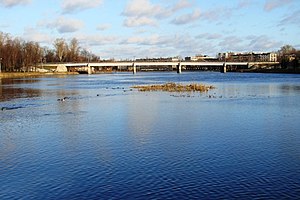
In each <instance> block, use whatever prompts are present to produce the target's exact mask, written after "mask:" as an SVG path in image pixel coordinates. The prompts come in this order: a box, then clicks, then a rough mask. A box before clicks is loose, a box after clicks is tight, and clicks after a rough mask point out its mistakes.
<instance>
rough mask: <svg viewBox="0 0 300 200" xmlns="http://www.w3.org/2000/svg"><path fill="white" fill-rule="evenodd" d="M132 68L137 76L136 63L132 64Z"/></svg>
mask: <svg viewBox="0 0 300 200" xmlns="http://www.w3.org/2000/svg"><path fill="white" fill-rule="evenodd" d="M132 68H133V74H136V64H135V63H133V64H132Z"/></svg>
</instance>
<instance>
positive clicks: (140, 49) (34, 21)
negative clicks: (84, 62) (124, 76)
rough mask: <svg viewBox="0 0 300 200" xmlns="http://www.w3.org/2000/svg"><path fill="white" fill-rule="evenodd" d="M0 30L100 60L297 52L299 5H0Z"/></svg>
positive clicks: (47, 1)
mask: <svg viewBox="0 0 300 200" xmlns="http://www.w3.org/2000/svg"><path fill="white" fill-rule="evenodd" d="M0 31H2V32H5V33H9V34H11V35H12V36H14V37H22V38H23V39H26V40H32V41H37V42H40V43H41V45H42V46H52V44H53V41H54V40H55V39H56V38H65V39H66V40H70V39H71V38H73V37H75V38H77V39H78V40H79V41H80V44H81V46H82V47H85V48H87V49H88V50H90V51H92V52H93V53H95V54H97V55H99V56H100V57H102V58H115V59H126V58H128V59H132V58H141V57H169V56H182V57H185V56H191V55H195V54H207V55H210V56H215V55H216V54H217V53H218V52H226V51H243V52H245V51H259V52H262V51H263V52H266V51H275V50H278V49H279V48H280V47H281V46H282V45H285V44H290V45H292V46H294V47H296V48H300V0H0Z"/></svg>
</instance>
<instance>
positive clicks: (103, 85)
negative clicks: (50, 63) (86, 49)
mask: <svg viewBox="0 0 300 200" xmlns="http://www.w3.org/2000/svg"><path fill="white" fill-rule="evenodd" d="M170 81H173V82H177V83H190V82H196V83H205V84H211V85H214V86H216V87H217V88H216V89H215V90H211V91H210V92H208V93H202V94H200V93H182V94H178V93H176V94H173V93H164V92H148V93H143V92H138V91H136V90H132V89H131V88H130V87H131V86H133V85H140V84H159V83H166V82H170ZM0 83H1V84H0V107H1V110H0V124H1V126H0V138H1V140H0V199H207V198H209V199H237V198H238V199H254V198H256V199H297V198H299V196H300V134H299V133H300V125H299V119H300V112H299V107H300V76H299V75H286V74H246V73H245V74H243V73H227V74H221V73H210V72H195V73H183V74H180V75H178V74H176V73H172V72H170V73H138V74H136V75H132V74H130V73H117V74H108V75H80V76H63V77H54V76H49V77H37V78H17V79H0ZM63 97H67V99H66V101H64V102H62V101H57V99H59V98H63Z"/></svg>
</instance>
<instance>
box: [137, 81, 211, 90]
mask: <svg viewBox="0 0 300 200" xmlns="http://www.w3.org/2000/svg"><path fill="white" fill-rule="evenodd" d="M132 88H136V89H138V90H139V91H141V92H150V91H164V92H208V91H209V90H211V89H214V88H215V87H214V86H211V85H210V86H207V85H204V84H197V83H192V84H188V85H182V84H176V83H172V82H171V83H166V84H162V85H159V84H158V85H137V86H133V87H132Z"/></svg>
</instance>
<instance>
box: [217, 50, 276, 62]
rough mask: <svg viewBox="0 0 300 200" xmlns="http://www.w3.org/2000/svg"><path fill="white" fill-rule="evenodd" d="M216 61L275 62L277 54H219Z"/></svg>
mask: <svg viewBox="0 0 300 200" xmlns="http://www.w3.org/2000/svg"><path fill="white" fill-rule="evenodd" d="M218 59H219V60H222V61H233V62H277V54H276V53H273V52H269V53H254V52H249V53H235V52H228V53H219V54H218Z"/></svg>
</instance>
